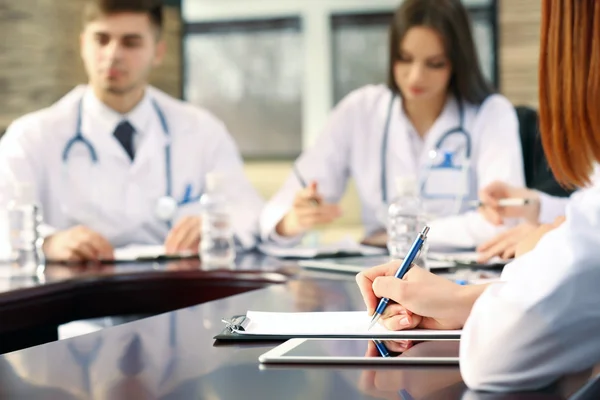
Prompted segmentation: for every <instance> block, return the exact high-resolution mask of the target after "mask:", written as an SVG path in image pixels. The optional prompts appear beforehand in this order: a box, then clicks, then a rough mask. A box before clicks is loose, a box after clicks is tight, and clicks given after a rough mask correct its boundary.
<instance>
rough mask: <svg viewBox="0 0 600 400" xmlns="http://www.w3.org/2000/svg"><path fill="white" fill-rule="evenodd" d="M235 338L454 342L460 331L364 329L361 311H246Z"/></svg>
mask: <svg viewBox="0 0 600 400" xmlns="http://www.w3.org/2000/svg"><path fill="white" fill-rule="evenodd" d="M246 318H247V320H246V322H245V323H244V324H243V327H237V328H235V327H234V328H233V331H234V332H235V333H237V334H240V335H244V336H248V335H258V336H269V335H273V336H277V337H282V336H284V337H290V338H291V337H369V338H373V337H381V338H438V339H439V338H449V339H450V338H458V337H460V334H461V331H460V330H427V329H411V330H406V331H390V330H388V329H386V328H385V327H384V326H382V325H381V324H377V325H376V326H374V327H373V328H372V329H371V330H369V329H368V327H369V322H370V321H371V317H370V316H369V315H367V313H366V312H365V311H342V312H300V313H277V312H262V311H248V312H247V313H246Z"/></svg>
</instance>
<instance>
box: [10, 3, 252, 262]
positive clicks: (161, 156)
mask: <svg viewBox="0 0 600 400" xmlns="http://www.w3.org/2000/svg"><path fill="white" fill-rule="evenodd" d="M162 27H163V17H162V5H161V2H160V1H158V0H120V1H116V0H88V1H87V4H86V12H85V17H84V27H83V31H82V33H81V38H80V40H81V56H82V59H83V62H84V65H85V68H86V71H87V74H88V78H89V84H88V85H81V86H78V87H76V88H75V89H73V90H72V91H71V92H70V93H68V94H67V95H65V96H64V97H63V98H62V99H60V100H59V101H58V102H57V103H55V104H54V105H52V106H51V107H49V108H46V109H43V110H41V111H38V112H35V113H32V114H28V115H25V116H24V117H22V118H20V119H18V120H16V121H15V122H14V123H13V124H11V126H10V127H9V128H8V130H7V132H6V134H5V136H4V137H3V138H2V140H1V141H0V185H1V186H2V187H3V191H5V192H6V191H8V192H10V191H11V190H10V188H14V187H15V186H18V185H19V184H22V183H26V184H28V185H31V186H32V189H33V190H32V192H33V193H32V195H33V196H34V200H35V201H37V202H38V203H39V205H40V206H41V208H42V211H43V214H44V219H45V223H46V224H48V225H50V227H51V232H52V233H51V234H50V235H49V236H48V237H47V238H46V240H45V242H44V252H45V253H46V256H47V257H48V258H52V259H61V260H97V259H107V258H108V259H110V258H111V257H113V252H114V250H113V249H114V248H116V247H121V246H125V245H131V244H154V245H156V244H163V243H164V245H165V247H166V250H167V251H168V252H178V251H183V250H192V251H194V250H196V251H197V249H198V243H199V240H200V217H199V212H200V209H199V203H198V200H199V198H200V195H201V194H202V193H203V192H205V191H206V190H207V182H206V176H207V174H209V173H216V174H214V175H219V176H221V177H222V178H221V182H220V183H219V188H220V190H222V191H224V192H225V193H226V194H228V195H229V197H230V198H232V200H233V201H235V204H234V207H232V208H233V211H232V213H233V215H232V217H233V231H234V234H235V238H236V240H237V242H238V244H239V245H240V246H241V247H243V248H251V247H253V246H254V244H255V241H256V237H257V229H258V222H257V221H258V214H259V212H260V209H261V207H262V203H263V202H262V199H261V198H260V196H259V195H258V194H257V193H256V191H255V190H254V189H253V187H252V186H251V184H250V183H249V182H248V180H247V179H246V177H245V175H244V171H243V163H242V160H241V158H240V155H239V152H238V149H237V147H236V145H235V143H234V141H233V139H232V138H231V136H230V135H229V133H228V132H227V130H226V128H225V126H224V124H223V123H222V122H221V121H219V120H218V119H216V118H215V117H214V116H212V115H211V114H209V113H208V112H207V111H205V110H202V109H199V108H196V107H193V106H191V105H189V104H186V103H183V102H181V101H179V100H177V99H175V98H173V97H170V96H168V95H167V94H165V93H163V92H161V91H159V90H158V89H156V88H154V87H151V86H150V85H149V84H148V76H149V74H150V71H151V70H152V68H153V67H155V66H157V65H159V64H160V63H161V61H162V59H163V57H164V54H165V51H166V46H165V42H164V40H163V39H162V37H161V33H162Z"/></svg>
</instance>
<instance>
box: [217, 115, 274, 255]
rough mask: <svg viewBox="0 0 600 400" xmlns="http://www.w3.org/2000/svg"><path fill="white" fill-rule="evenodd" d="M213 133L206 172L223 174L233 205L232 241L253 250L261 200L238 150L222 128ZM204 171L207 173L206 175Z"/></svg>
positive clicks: (226, 189)
mask: <svg viewBox="0 0 600 400" xmlns="http://www.w3.org/2000/svg"><path fill="white" fill-rule="evenodd" d="M219 125H220V128H219V129H218V130H217V131H216V132H215V135H216V137H215V138H214V139H215V140H214V142H213V143H214V148H213V149H212V151H211V152H210V153H207V154H210V160H211V161H210V163H209V164H210V165H209V171H216V172H219V173H224V174H225V176H226V177H227V181H228V184H227V185H226V186H225V187H224V188H223V190H224V191H225V195H226V196H227V198H228V199H230V200H231V201H232V202H233V206H232V223H233V231H234V235H235V238H236V239H237V240H238V242H239V243H240V244H241V247H242V248H243V249H246V250H248V249H252V248H253V247H254V246H256V244H257V241H258V234H259V231H258V228H259V227H258V218H259V215H260V212H261V209H262V207H263V204H264V201H263V199H262V198H261V196H260V195H259V194H258V192H257V191H256V189H255V188H254V187H253V186H252V184H251V183H250V181H249V180H248V178H247V176H246V173H245V171H244V163H243V161H242V158H241V155H240V153H239V151H238V148H237V146H236V144H235V142H234V140H233V138H232V137H231V135H230V134H229V133H228V132H227V130H226V129H225V126H224V125H223V124H221V123H219ZM209 171H207V172H209Z"/></svg>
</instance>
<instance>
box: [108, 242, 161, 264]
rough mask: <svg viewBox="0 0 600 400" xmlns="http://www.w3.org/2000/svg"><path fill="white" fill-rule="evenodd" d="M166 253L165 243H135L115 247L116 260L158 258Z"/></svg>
mask: <svg viewBox="0 0 600 400" xmlns="http://www.w3.org/2000/svg"><path fill="white" fill-rule="evenodd" d="M164 255H165V246H163V245H144V244H133V245H129V246H126V247H121V248H118V249H115V260H117V261H136V260H138V259H139V258H158V257H161V256H164Z"/></svg>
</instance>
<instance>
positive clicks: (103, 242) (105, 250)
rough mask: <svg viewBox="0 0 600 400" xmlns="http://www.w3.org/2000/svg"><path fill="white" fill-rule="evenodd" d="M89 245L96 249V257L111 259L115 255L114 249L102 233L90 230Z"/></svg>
mask: <svg viewBox="0 0 600 400" xmlns="http://www.w3.org/2000/svg"><path fill="white" fill-rule="evenodd" d="M90 239H91V242H90V243H91V245H92V246H93V247H94V249H95V250H96V255H97V257H98V259H102V260H112V259H114V256H115V251H114V248H113V246H112V245H111V244H110V242H109V241H108V240H107V239H106V238H105V237H104V236H102V235H100V234H99V233H96V232H92V237H91V238H90Z"/></svg>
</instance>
